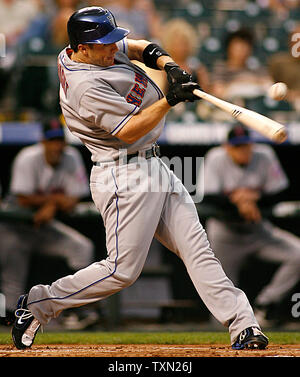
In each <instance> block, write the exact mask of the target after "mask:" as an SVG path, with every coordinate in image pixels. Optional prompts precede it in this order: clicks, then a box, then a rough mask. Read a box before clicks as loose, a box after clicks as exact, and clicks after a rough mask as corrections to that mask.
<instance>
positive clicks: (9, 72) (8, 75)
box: [0, 0, 40, 117]
mask: <svg viewBox="0 0 300 377" xmlns="http://www.w3.org/2000/svg"><path fill="white" fill-rule="evenodd" d="M39 9H40V3H39V0H0V34H2V35H4V37H5V46H2V47H5V51H1V54H0V101H1V113H2V114H3V112H4V113H8V112H9V111H10V110H11V108H10V107H11V98H6V94H7V91H9V90H10V83H11V80H12V79H13V70H14V68H15V65H16V60H17V53H16V45H17V43H18V42H19V39H20V36H21V35H22V33H24V32H25V31H26V29H27V28H28V26H29V24H30V22H31V21H32V20H33V19H34V17H35V16H36V15H37V14H38V12H39ZM3 53H4V54H3ZM2 114H0V116H1V115H2ZM3 116H4V115H2V117H3Z"/></svg>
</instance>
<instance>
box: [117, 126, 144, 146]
mask: <svg viewBox="0 0 300 377" xmlns="http://www.w3.org/2000/svg"><path fill="white" fill-rule="evenodd" d="M115 136H116V137H117V138H118V139H120V140H122V141H124V143H126V144H133V143H135V142H136V141H137V140H138V139H139V137H137V135H135V134H133V133H131V132H127V131H126V130H123V129H122V130H120V131H119V132H118V133H116V135H115Z"/></svg>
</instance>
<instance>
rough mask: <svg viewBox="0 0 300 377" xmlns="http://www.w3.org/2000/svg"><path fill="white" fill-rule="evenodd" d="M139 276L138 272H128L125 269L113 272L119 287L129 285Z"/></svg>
mask: <svg viewBox="0 0 300 377" xmlns="http://www.w3.org/2000/svg"><path fill="white" fill-rule="evenodd" d="M138 277H139V274H137V273H136V272H132V273H131V272H130V271H129V272H128V271H126V272H125V273H122V272H118V271H117V272H116V273H115V279H116V280H117V281H118V283H119V285H120V287H121V289H123V288H127V287H130V286H131V285H132V284H133V283H134V282H135V281H136V280H137V278H138Z"/></svg>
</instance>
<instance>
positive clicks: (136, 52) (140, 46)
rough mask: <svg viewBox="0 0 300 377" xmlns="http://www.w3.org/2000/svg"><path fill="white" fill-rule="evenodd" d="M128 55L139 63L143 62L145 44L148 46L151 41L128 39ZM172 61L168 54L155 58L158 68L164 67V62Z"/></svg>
mask: <svg viewBox="0 0 300 377" xmlns="http://www.w3.org/2000/svg"><path fill="white" fill-rule="evenodd" d="M127 41H128V57H129V59H131V60H137V61H139V62H141V63H144V57H143V52H144V50H145V48H146V47H147V46H149V45H150V44H151V43H152V42H149V41H146V40H134V39H128V40H127ZM169 62H174V61H173V59H172V58H171V57H170V56H168V55H163V56H160V57H159V58H158V59H157V67H158V68H159V69H160V70H163V69H164V66H165V64H166V63H169Z"/></svg>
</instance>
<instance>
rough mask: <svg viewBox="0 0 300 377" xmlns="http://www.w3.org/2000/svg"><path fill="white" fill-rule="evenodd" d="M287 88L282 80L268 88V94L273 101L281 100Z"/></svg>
mask: <svg viewBox="0 0 300 377" xmlns="http://www.w3.org/2000/svg"><path fill="white" fill-rule="evenodd" d="M287 90H288V88H287V86H286V84H285V83H284V82H277V83H276V84H273V85H272V86H271V87H270V88H269V90H268V95H269V97H270V98H272V99H274V100H275V101H281V100H283V99H284V98H285V97H286V94H287Z"/></svg>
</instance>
